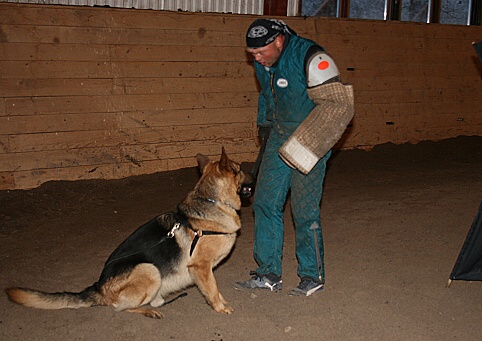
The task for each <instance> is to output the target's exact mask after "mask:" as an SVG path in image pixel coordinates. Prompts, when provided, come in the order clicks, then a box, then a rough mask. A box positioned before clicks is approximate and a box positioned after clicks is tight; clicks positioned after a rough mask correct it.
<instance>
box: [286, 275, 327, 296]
mask: <svg viewBox="0 0 482 341" xmlns="http://www.w3.org/2000/svg"><path fill="white" fill-rule="evenodd" d="M323 289H324V284H323V283H322V282H320V281H318V280H315V279H312V278H302V279H301V282H300V284H299V285H298V286H297V287H296V288H294V289H293V290H291V291H290V296H301V295H303V296H310V295H311V294H313V293H315V292H318V291H322V290H323Z"/></svg>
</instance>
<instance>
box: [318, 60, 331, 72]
mask: <svg viewBox="0 0 482 341" xmlns="http://www.w3.org/2000/svg"><path fill="white" fill-rule="evenodd" d="M329 67H330V63H328V62H327V61H326V60H323V61H321V62H320V63H319V64H318V69H320V70H326V69H328V68H329Z"/></svg>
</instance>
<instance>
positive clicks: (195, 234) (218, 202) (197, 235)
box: [167, 198, 236, 256]
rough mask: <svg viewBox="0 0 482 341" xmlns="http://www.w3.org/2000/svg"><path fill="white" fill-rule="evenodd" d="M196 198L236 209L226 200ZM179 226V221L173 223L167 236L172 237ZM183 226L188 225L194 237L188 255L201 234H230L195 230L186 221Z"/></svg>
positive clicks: (192, 250) (190, 254)
mask: <svg viewBox="0 0 482 341" xmlns="http://www.w3.org/2000/svg"><path fill="white" fill-rule="evenodd" d="M196 199H197V200H201V201H206V202H209V203H212V204H223V205H226V206H228V207H229V208H231V209H233V210H235V211H236V209H235V208H234V207H233V205H231V204H230V203H226V202H222V201H218V200H214V199H209V198H208V199H206V198H196ZM181 226H182V224H181V223H176V224H174V226H173V227H172V229H171V230H170V231H169V232H168V233H167V237H168V238H173V237H174V232H175V231H176V230H178V229H179V228H180V227H181ZM185 226H186V227H189V228H190V229H191V230H192V231H193V232H194V239H193V240H192V243H191V249H190V251H189V256H192V253H193V252H194V249H195V248H196V245H197V243H198V241H199V238H201V237H202V236H215V235H221V234H231V233H226V232H219V231H204V230H199V231H195V230H194V229H193V228H192V226H191V224H189V223H187V224H186V225H185Z"/></svg>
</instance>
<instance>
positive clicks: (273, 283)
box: [233, 274, 283, 291]
mask: <svg viewBox="0 0 482 341" xmlns="http://www.w3.org/2000/svg"><path fill="white" fill-rule="evenodd" d="M282 282H283V281H282V280H281V278H280V277H279V276H277V275H275V274H267V275H262V276H259V275H257V274H254V275H253V277H252V278H251V279H248V280H247V281H244V282H236V283H234V285H233V287H234V289H238V290H244V289H268V290H271V291H278V290H281V286H282V285H281V284H282Z"/></svg>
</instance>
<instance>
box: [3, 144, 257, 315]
mask: <svg viewBox="0 0 482 341" xmlns="http://www.w3.org/2000/svg"><path fill="white" fill-rule="evenodd" d="M197 161H198V166H199V169H200V170H201V173H202V174H201V178H200V179H199V181H198V182H197V184H196V186H195V187H194V189H193V190H192V191H191V192H190V193H189V194H188V195H187V196H186V198H185V199H184V200H183V201H182V202H181V203H180V204H179V205H178V206H177V210H176V211H175V212H171V213H166V214H161V215H159V216H157V217H156V218H154V219H152V220H151V221H149V222H147V223H146V224H144V225H142V226H141V227H139V228H138V229H137V230H136V231H135V232H134V233H132V234H131V235H130V236H129V237H128V238H127V239H126V240H125V241H124V242H122V243H121V244H120V245H119V246H118V247H117V249H116V250H115V251H114V252H113V253H112V254H111V255H110V257H109V258H108V259H107V262H106V263H105V265H104V269H103V270H102V273H101V275H100V278H99V280H98V281H97V282H96V283H94V284H93V285H91V286H89V287H87V288H86V289H84V290H83V291H81V292H74V293H73V292H58V293H47V292H42V291H38V290H32V289H26V288H9V289H6V293H7V295H8V297H9V299H10V300H11V301H13V302H15V303H17V304H20V305H23V306H26V307H32V308H40V309H62V308H80V307H91V306H113V307H114V308H115V310H117V311H123V310H124V311H128V312H133V313H139V314H142V315H144V316H147V317H151V318H162V317H163V315H162V313H161V312H160V311H158V310H157V309H153V307H160V306H162V305H163V304H164V303H165V301H164V298H165V297H166V296H167V295H169V294H172V293H174V292H177V291H179V290H181V289H184V288H186V287H188V286H191V285H193V284H195V285H196V286H197V287H198V288H199V290H200V291H201V293H202V294H203V295H204V297H205V298H206V301H207V303H208V304H209V305H210V306H211V307H212V308H213V309H214V310H215V311H217V312H219V313H224V314H231V313H232V312H233V309H232V308H231V307H229V306H228V305H227V302H226V300H225V299H224V297H223V296H222V295H221V293H220V292H219V290H218V286H217V284H216V279H215V278H214V274H213V268H214V267H215V266H216V265H218V264H219V262H221V260H223V259H224V258H225V257H226V256H227V255H228V254H229V253H230V252H231V249H232V248H233V246H234V242H235V239H236V232H237V231H238V230H239V229H240V228H241V221H240V218H239V216H238V211H239V210H240V209H241V199H240V196H239V190H240V188H241V186H242V185H243V183H249V182H250V181H251V179H250V177H251V176H250V175H249V174H247V173H244V172H243V171H242V170H241V167H240V165H239V164H238V163H236V162H234V161H231V160H230V159H229V158H228V156H227V155H226V152H225V150H224V148H223V149H222V153H221V159H220V160H219V161H216V162H215V161H211V160H209V158H208V157H206V156H204V155H201V154H198V155H197ZM147 304H150V306H151V307H143V306H144V305H147Z"/></svg>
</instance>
